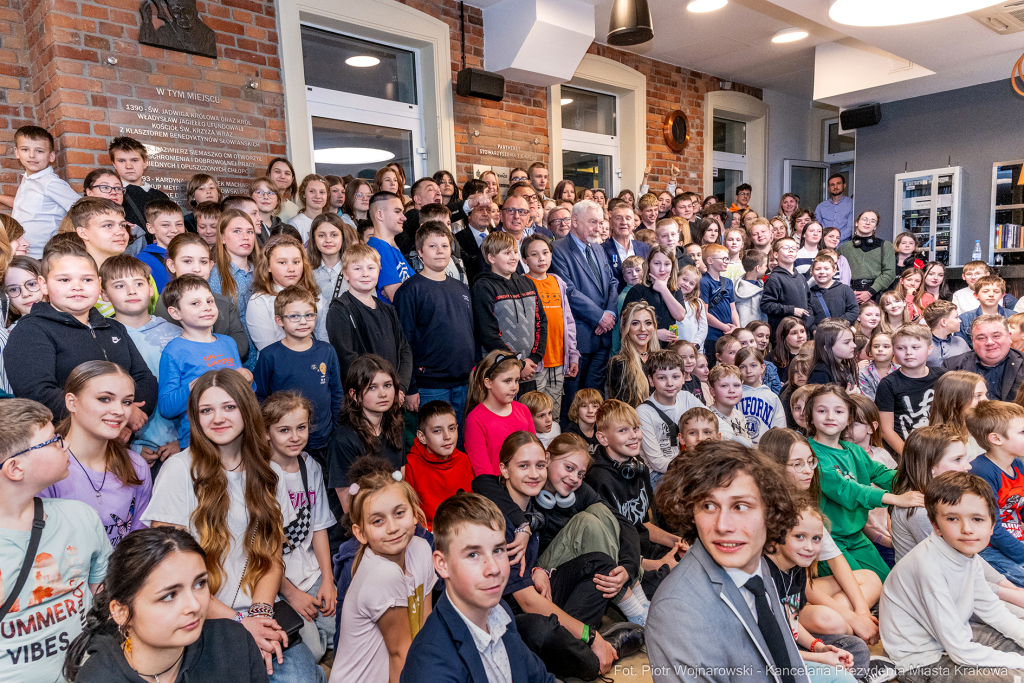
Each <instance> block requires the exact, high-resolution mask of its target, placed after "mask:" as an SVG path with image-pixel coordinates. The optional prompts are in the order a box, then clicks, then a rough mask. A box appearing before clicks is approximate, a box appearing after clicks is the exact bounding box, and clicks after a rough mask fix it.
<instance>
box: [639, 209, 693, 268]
mask: <svg viewBox="0 0 1024 683" xmlns="http://www.w3.org/2000/svg"><path fill="white" fill-rule="evenodd" d="M646 229H650V228H646ZM654 238H655V242H657V244H654V245H651V248H652V249H654V248H655V247H662V248H663V249H667V250H668V251H669V253H671V254H673V255H678V254H680V253H685V252H683V251H682V250H681V249H680V246H679V224H678V223H676V222H675V221H674V220H672V219H671V218H662V219H661V220H660V221H658V223H657V227H656V228H654ZM677 260H678V257H677Z"/></svg>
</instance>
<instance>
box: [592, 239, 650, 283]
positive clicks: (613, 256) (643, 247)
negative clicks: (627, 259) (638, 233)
mask: <svg viewBox="0 0 1024 683" xmlns="http://www.w3.org/2000/svg"><path fill="white" fill-rule="evenodd" d="M630 241H631V242H632V243H633V253H634V254H636V255H637V256H639V257H640V258H642V259H644V260H645V261H646V260H647V256H648V255H649V254H650V253H651V245H649V244H647V242H641V241H639V240H630ZM601 246H602V247H604V253H606V254H607V255H608V260H609V261H611V262H612V270H613V271H614V272H615V279H616V280H618V281H619V287H618V290H619V292H622V288H623V287H625V286H626V281H625V279H623V277H622V262H621V261H619V250H618V249H617V248H616V247H615V238H614V237H609V238H608V239H606V240H605V241H604V242H601Z"/></svg>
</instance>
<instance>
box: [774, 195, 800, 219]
mask: <svg viewBox="0 0 1024 683" xmlns="http://www.w3.org/2000/svg"><path fill="white" fill-rule="evenodd" d="M799 210H800V198H799V197H797V196H796V195H795V194H793V193H792V192H787V193H786V194H784V195H782V199H780V200H779V212H778V214H777V216H778V217H779V218H782V219H783V220H785V221H786V225H792V224H793V215H794V214H795V213H796V212H797V211H799Z"/></svg>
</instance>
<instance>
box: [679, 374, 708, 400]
mask: <svg viewBox="0 0 1024 683" xmlns="http://www.w3.org/2000/svg"><path fill="white" fill-rule="evenodd" d="M682 390H683V391H685V392H687V393H689V394H693V395H694V396H696V397H697V398H698V399H699V400H700V404H701V405H707V397H706V396H704V389H703V387H701V384H700V380H699V379H697V376H696V375H690V379H688V380H687V381H685V382H683V389H682Z"/></svg>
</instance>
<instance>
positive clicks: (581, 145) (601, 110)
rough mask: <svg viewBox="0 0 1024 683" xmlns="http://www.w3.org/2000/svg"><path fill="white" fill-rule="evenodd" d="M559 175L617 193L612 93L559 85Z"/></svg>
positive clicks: (609, 194) (615, 102)
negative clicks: (560, 161) (560, 132)
mask: <svg viewBox="0 0 1024 683" xmlns="http://www.w3.org/2000/svg"><path fill="white" fill-rule="evenodd" d="M560 91H561V95H560V97H561V103H560V106H561V112H562V177H563V178H565V179H566V180H571V181H572V182H573V185H575V186H576V188H577V190H576V194H577V196H579V195H580V190H581V189H582V188H590V189H598V188H600V189H602V190H604V191H605V193H606V194H607V195H608V196H609V197H611V196H612V195H613V194H615V193H616V192H618V166H619V138H618V132H617V129H616V105H617V99H618V98H616V97H615V95H608V94H606V93H600V92H592V91H589V90H580V89H579V88H572V87H568V86H562V87H561V88H560Z"/></svg>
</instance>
